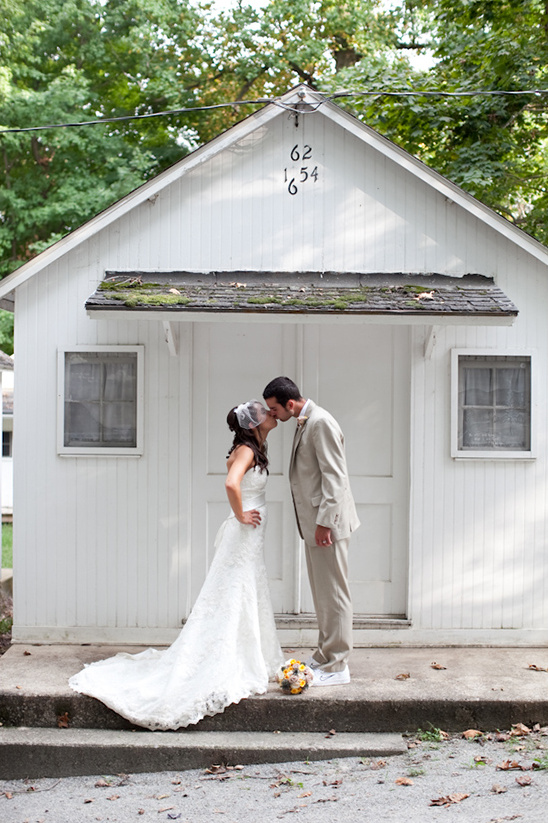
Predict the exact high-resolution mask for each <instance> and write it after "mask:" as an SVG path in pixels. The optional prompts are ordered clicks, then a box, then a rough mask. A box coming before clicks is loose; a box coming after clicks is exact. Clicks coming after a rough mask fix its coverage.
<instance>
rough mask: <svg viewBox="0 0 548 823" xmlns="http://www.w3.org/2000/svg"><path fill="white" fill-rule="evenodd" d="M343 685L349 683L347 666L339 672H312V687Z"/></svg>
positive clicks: (321, 670)
mask: <svg viewBox="0 0 548 823" xmlns="http://www.w3.org/2000/svg"><path fill="white" fill-rule="evenodd" d="M345 683H350V671H349V669H348V666H345V667H344V669H343V670H342V671H340V672H324V671H323V669H315V670H314V680H313V681H312V686H343V685H344V684H345Z"/></svg>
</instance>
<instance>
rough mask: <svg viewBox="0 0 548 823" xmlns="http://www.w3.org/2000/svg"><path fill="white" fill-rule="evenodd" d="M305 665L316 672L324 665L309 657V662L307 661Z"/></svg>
mask: <svg viewBox="0 0 548 823" xmlns="http://www.w3.org/2000/svg"><path fill="white" fill-rule="evenodd" d="M304 665H305V666H308V668H309V669H312V671H313V672H315V671H316V669H319V668H320V666H321V665H322V664H321V663H318V661H317V660H316V658H315V657H309V658H308V660H305V662H304Z"/></svg>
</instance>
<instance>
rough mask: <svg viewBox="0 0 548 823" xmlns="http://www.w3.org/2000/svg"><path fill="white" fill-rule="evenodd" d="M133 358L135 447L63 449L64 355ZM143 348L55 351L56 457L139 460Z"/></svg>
mask: <svg viewBox="0 0 548 823" xmlns="http://www.w3.org/2000/svg"><path fill="white" fill-rule="evenodd" d="M87 352H88V353H90V354H124V353H125V354H127V353H132V354H136V355H137V396H136V410H135V411H136V421H135V429H136V432H135V433H136V444H135V446H127V447H124V446H100V445H98V446H65V360H66V355H67V354H86V353H87ZM143 378H144V346H139V345H136V346H116V345H113V346H64V347H62V348H59V349H58V350H57V454H58V455H59V456H60V457H71V456H75V457H109V456H114V457H140V456H141V455H142V454H143V449H144V443H143V440H144V437H143V433H144V424H143V419H144V418H143V407H144V381H143Z"/></svg>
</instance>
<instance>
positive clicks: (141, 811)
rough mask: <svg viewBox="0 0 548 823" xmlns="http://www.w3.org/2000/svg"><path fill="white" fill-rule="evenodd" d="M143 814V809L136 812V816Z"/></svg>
mask: <svg viewBox="0 0 548 823" xmlns="http://www.w3.org/2000/svg"><path fill="white" fill-rule="evenodd" d="M144 813H145V810H144V809H139V811H138V812H137V814H144Z"/></svg>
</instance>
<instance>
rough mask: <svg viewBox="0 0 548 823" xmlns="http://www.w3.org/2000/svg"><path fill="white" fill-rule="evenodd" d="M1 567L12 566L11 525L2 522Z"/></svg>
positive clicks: (7, 567)
mask: <svg viewBox="0 0 548 823" xmlns="http://www.w3.org/2000/svg"><path fill="white" fill-rule="evenodd" d="M2 568H3V569H12V568H13V525H12V524H11V523H2Z"/></svg>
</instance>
